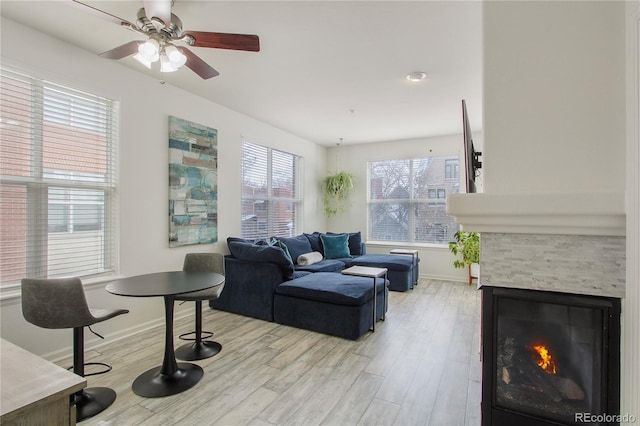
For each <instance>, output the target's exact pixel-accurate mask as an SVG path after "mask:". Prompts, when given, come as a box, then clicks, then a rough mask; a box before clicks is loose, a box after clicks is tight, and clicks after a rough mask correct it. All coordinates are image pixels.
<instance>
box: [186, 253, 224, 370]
mask: <svg viewBox="0 0 640 426" xmlns="http://www.w3.org/2000/svg"><path fill="white" fill-rule="evenodd" d="M182 270H183V271H185V272H215V273H217V274H220V275H222V276H224V256H223V255H222V254H220V253H187V255H186V256H185V257H184V266H183V267H182ZM223 288H224V281H223V282H222V283H221V284H220V285H217V286H215V287H211V288H208V289H206V290H201V291H194V292H192V293H185V294H179V295H177V296H176V298H175V300H182V301H193V302H196V303H195V308H196V324H195V328H196V330H195V331H192V332H189V333H183V334H181V335H180V336H179V337H180V338H181V339H183V340H192V341H193V343H187V344H186V345H183V346H181V347H179V348H178V349H176V357H177V358H178V359H181V360H184V361H195V360H198V359H205V358H209V357H212V356H214V355H216V354H217V353H218V352H220V351H221V350H222V345H221V344H220V343H218V342H214V341H211V340H204V339H207V338H209V337H211V336H212V335H213V333H211V332H203V331H202V301H203V300H212V299H217V298H218V297H220V294H221V293H222V289H223ZM189 335H194V337H193V338H189V337H187V336H189Z"/></svg>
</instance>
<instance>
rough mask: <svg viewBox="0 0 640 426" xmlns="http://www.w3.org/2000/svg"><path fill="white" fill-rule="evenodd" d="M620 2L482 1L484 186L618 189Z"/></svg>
mask: <svg viewBox="0 0 640 426" xmlns="http://www.w3.org/2000/svg"><path fill="white" fill-rule="evenodd" d="M624 7H625V5H624V2H609V1H553V2H538V1H517V2H497V1H489V2H484V32H483V37H484V71H483V75H484V140H485V149H484V159H483V160H484V171H485V177H484V190H485V192H487V193H489V192H491V193H496V192H497V193H531V192H542V193H545V192H555V193H562V192H593V191H603V192H608V191H614V192H622V191H624V186H625V167H624V164H625V75H624V69H625V32H624Z"/></svg>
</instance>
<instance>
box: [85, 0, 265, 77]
mask: <svg viewBox="0 0 640 426" xmlns="http://www.w3.org/2000/svg"><path fill="white" fill-rule="evenodd" d="M73 2H74V3H76V4H78V5H81V6H83V7H85V8H88V9H89V11H91V12H93V13H94V14H97V15H99V16H101V17H102V18H106V19H108V20H110V21H112V22H115V23H116V24H118V25H120V26H122V27H124V28H127V29H129V30H132V31H136V32H138V33H141V34H144V35H145V36H147V40H146V41H140V40H134V41H130V42H128V43H125V44H123V45H122V46H118V47H116V48H114V49H111V50H108V51H106V52H103V53H101V54H100V56H102V57H104V58H108V59H122V58H125V57H127V56H130V55H134V59H136V60H138V61H139V62H141V63H143V64H144V65H145V66H147V67H148V68H151V64H152V63H154V62H156V61H158V60H159V61H160V71H161V72H172V71H176V70H177V69H178V68H180V67H181V66H183V65H186V66H187V67H188V68H190V69H191V70H192V71H193V72H195V73H196V74H198V75H199V76H200V77H202V78H203V79H208V78H211V77H215V76H217V75H218V74H219V73H218V71H216V70H215V69H214V68H213V67H211V66H210V65H209V64H207V63H206V62H205V61H203V60H202V59H200V58H199V57H198V56H197V55H195V54H194V53H193V52H192V51H191V50H189V49H187V48H186V47H178V46H176V43H177V42H180V43H185V44H187V45H189V46H193V47H210V48H216V49H230V50H244V51H249V52H259V51H260V40H259V38H258V36H257V35H252V34H229V33H212V32H205V31H190V30H189V31H186V30H183V29H182V21H181V20H180V18H178V17H177V16H176V15H174V14H173V13H171V6H172V5H173V1H172V0H144V1H143V3H144V7H143V8H141V9H140V10H139V11H138V15H137V19H136V23H135V24H133V23H131V22H129V21H127V20H125V19H122V18H118V17H117V16H115V15H112V14H110V13H108V12H105V11H103V10H100V9H97V8H95V7H93V6H91V5H89V4H87V3H83V2H82V1H78V0H73Z"/></svg>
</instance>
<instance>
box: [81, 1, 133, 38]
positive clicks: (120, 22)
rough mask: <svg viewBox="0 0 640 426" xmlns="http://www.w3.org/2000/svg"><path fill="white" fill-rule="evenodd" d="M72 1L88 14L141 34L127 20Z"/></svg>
mask: <svg viewBox="0 0 640 426" xmlns="http://www.w3.org/2000/svg"><path fill="white" fill-rule="evenodd" d="M71 1H72V3H73V4H74V5H76V6H79V7H82V9H83V10H84V11H88V12H90V13H92V14H94V15H96V16H98V17H100V18H102V19H106V20H108V21H111V22H113V23H115V24H118V25H120V26H121V27H125V28H128V29H130V30H133V31H137V32H141V31H140V30H139V29H138V28H136V26H135V25H134V24H132V23H131V22H129V21H127V20H126V19H122V18H119V17H117V16H116V15H112V14H110V13H108V12H105V11H104V10H100V9H98V8H95V7H93V6H91V5H89V4H87V3H83V2H81V1H78V0H71Z"/></svg>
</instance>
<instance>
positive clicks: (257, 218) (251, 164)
mask: <svg viewBox="0 0 640 426" xmlns="http://www.w3.org/2000/svg"><path fill="white" fill-rule="evenodd" d="M300 176H301V173H300V158H299V157H298V156H296V155H294V154H290V153H287V152H283V151H278V150H275V149H272V148H268V147H264V146H260V145H256V144H253V143H250V142H246V141H244V142H243V143H242V218H241V220H242V236H243V237H245V238H268V237H271V236H278V237H288V236H293V235H296V234H298V233H299V232H301V231H300V229H301V225H300V215H301V212H302V208H301V205H302V194H301V185H300V182H299V178H300Z"/></svg>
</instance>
